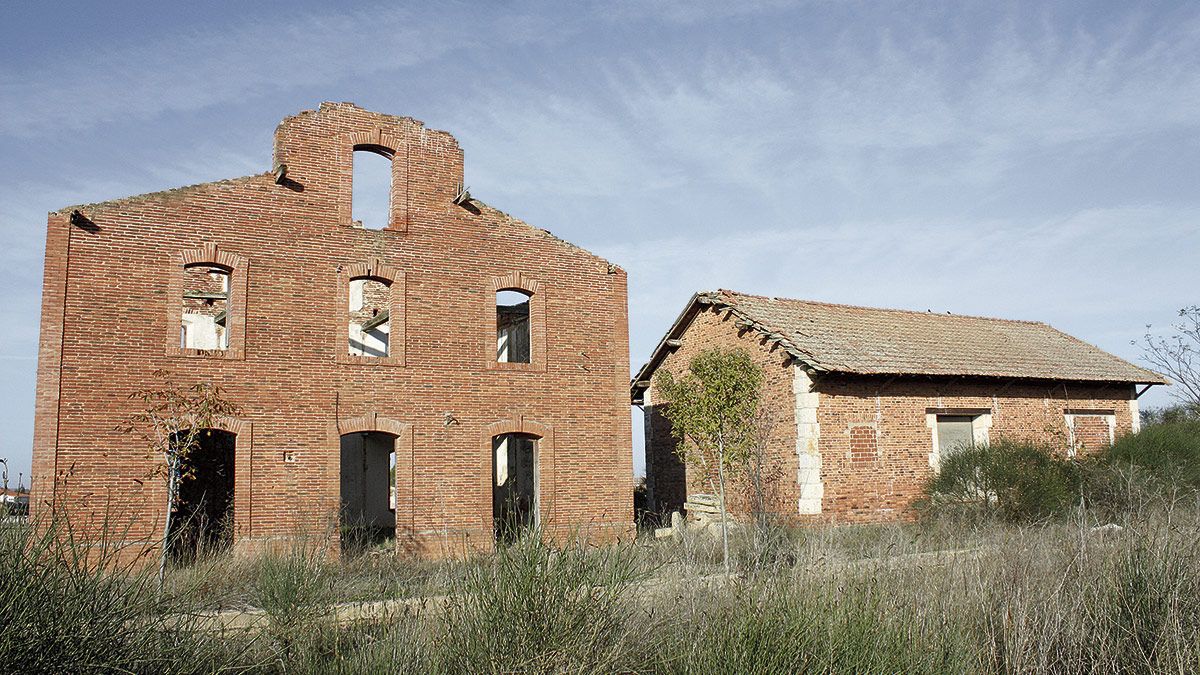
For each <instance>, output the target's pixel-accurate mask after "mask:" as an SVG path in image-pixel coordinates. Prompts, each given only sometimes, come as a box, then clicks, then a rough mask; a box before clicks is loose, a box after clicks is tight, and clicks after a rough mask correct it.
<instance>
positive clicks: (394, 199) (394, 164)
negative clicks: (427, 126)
mask: <svg viewBox="0 0 1200 675" xmlns="http://www.w3.org/2000/svg"><path fill="white" fill-rule="evenodd" d="M338 145H339V147H340V152H341V155H342V156H341V157H340V158H339V160H340V161H339V163H340V165H341V166H343V167H345V169H344V172H343V173H344V177H343V181H344V182H343V186H344V189H343V190H342V191H341V192H342V195H341V196H340V198H339V200H338V202H339V203H338V212H339V215H340V220H341V222H342V224H344V225H346V226H353V224H354V213H353V211H354V153H356V152H371V153H374V154H376V155H379V156H381V157H383V158H385V159H387V160H388V161H390V162H391V178H392V180H391V194H390V199H389V201H388V222H387V223H386V224H385V225H384V226H383V227H382V228H381V229H384V230H389V231H392V232H407V231H408V212H409V206H410V205H409V201H410V200H409V197H408V146H407V144H405V143H404V142H402V141H401V140H400V139H399V138H397V137H395V136H393V135H392V134H389V133H387V132H385V131H383V130H382V129H368V130H363V131H355V132H352V133H347V134H343V135H342V136H341V140H340V142H339V144H338Z"/></svg>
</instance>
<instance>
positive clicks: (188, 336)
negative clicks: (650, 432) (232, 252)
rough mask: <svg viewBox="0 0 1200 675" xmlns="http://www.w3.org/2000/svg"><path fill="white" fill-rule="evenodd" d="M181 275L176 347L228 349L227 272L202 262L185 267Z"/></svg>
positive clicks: (229, 276)
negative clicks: (181, 290)
mask: <svg viewBox="0 0 1200 675" xmlns="http://www.w3.org/2000/svg"><path fill="white" fill-rule="evenodd" d="M183 275H184V279H183V298H182V302H183V311H182V313H181V321H180V326H179V346H180V348H183V349H205V350H217V351H223V350H225V349H228V348H229V310H230V307H229V293H230V287H231V286H230V281H231V277H232V273H231V271H230V270H227V269H224V268H222V267H219V266H217V265H212V264H203V263H202V264H197V265H188V266H185V267H184V268H183Z"/></svg>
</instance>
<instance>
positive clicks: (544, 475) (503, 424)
mask: <svg viewBox="0 0 1200 675" xmlns="http://www.w3.org/2000/svg"><path fill="white" fill-rule="evenodd" d="M508 434H518V435H522V436H528V437H532V438H533V439H535V440H536V442H537V452H536V458H537V460H536V461H537V470H536V474H537V482H538V488H537V493H538V498H537V501H538V505H537V512H538V514H539V519H538V520H539V526H540V527H541V528H542V530H543V531H547V530H551V529H552V528H553V524H554V485H555V483H554V456H555V452H554V427H552V426H550V425H549V424H542V423H540V422H535V421H533V420H530V419H528V418H526V417H525V416H524V415H514V416H512V417H510V418H507V419H502V420H498V421H496V422H492V423H491V424H488V425H485V426H484V427H483V433H482V434H481V438H480V451H481V452H480V463H479V476H480V478H481V483H480V488H481V490H482V492H481V495H483V496H484V499H483V502H484V504H483V505H482V506H481V516H482V521H483V523H484V526H485V528H486V529H488V530H491V529H492V528H493V527H494V525H495V523H494V521H493V515H494V514H493V506H494V505H493V502H492V489H493V484H494V481H495V477H494V474H493V463H494V462H495V459H496V447H495V445H494V439H496V438H497V437H499V436H505V435H508Z"/></svg>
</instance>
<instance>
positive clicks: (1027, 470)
mask: <svg viewBox="0 0 1200 675" xmlns="http://www.w3.org/2000/svg"><path fill="white" fill-rule="evenodd" d="M1082 478H1083V473H1082V470H1081V468H1080V466H1079V464H1078V463H1077V462H1075V461H1073V460H1070V459H1065V458H1059V457H1057V456H1055V455H1054V454H1053V453H1052V451H1051V450H1050V449H1049V448H1045V447H1041V446H1038V445H1034V444H1031V443H1022V442H1015V441H1005V440H1001V441H997V442H995V443H992V444H990V445H976V446H971V447H965V448H962V449H961V450H960V451H958V452H955V453H954V454H952V455H950V456H948V457H944V458H943V459H942V463H941V468H940V470H939V471H938V473H937V474H936V475H935V476H934V477H933V478H932V479H931V480H930V481H929V483H928V485H927V488H926V494H927V497H928V499H927V500H926V504H925V506H926V508H927V510H928V512H929V513H937V514H946V513H953V514H957V515H967V516H983V517H992V516H995V517H998V518H1000V519H1002V520H1005V521H1008V522H1017V523H1020V522H1024V523H1029V522H1036V521H1041V520H1046V519H1048V518H1052V517H1054V516H1056V515H1059V514H1062V513H1063V512H1064V511H1066V510H1067V509H1068V508H1070V507H1071V506H1072V505H1073V504H1075V503H1077V502H1078V501H1079V498H1080V494H1081V489H1082V485H1083V481H1082Z"/></svg>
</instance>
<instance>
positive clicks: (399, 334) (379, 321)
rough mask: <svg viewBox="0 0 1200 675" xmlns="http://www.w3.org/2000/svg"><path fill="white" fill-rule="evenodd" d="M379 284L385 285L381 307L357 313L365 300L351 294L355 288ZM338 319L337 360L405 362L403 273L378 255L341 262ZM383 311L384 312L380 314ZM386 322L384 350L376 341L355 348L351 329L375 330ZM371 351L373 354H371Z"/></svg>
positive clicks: (399, 363)
mask: <svg viewBox="0 0 1200 675" xmlns="http://www.w3.org/2000/svg"><path fill="white" fill-rule="evenodd" d="M356 282H374V283H373V284H369V285H368V284H357V283H356ZM376 284H381V285H383V286H384V287H386V293H385V295H386V297H385V298H383V299H382V301H381V302H382V304H384V305H386V307H384V308H378V307H377V308H375V309H376V310H382V311H378V312H376V313H375V315H374V316H372V317H365V316H361V317H360V316H357V315H358V313H360V312H361V311H362V310H363V308H364V306H365V304H364V302H362V301H360V300H359V299H358V298H357V297H355V298H352V297H351V296H352V295H354V294H355V291H356V290H359V289H361V288H363V287H370V288H375V289H378V285H376ZM337 298H338V304H337V307H338V313H337V315H338V319H337V329H336V330H335V335H336V338H335V340H334V349H335V350H336V354H337V360H338V362H339V363H356V364H361V365H373V366H403V365H404V362H405V354H404V351H405V349H404V346H405V277H404V273H403V272H401V271H400V270H397V269H396V268H394V267H392V266H391V265H387V264H385V263H383V262H382V261H380V260H379V259H378V258H375V259H373V260H370V261H368V262H364V263H355V264H352V265H343V266H341V267H339V268H338V280H337ZM383 312H386V315H385V314H383ZM385 323H386V353H384V350H383V349H382V346H381V345H380V344H379V343H378V341H374V342H372V343H371V344H363V345H362V346H360V347H358V348H355V347H354V340H353V336H352V335H351V333H354V332H355V329H354V326H355V325H357V326H358V328H359V329H360V330H359V331H358V332H364V333H365V332H370V331H375V332H376V333H378V332H379V329H380V328H381V327H382V326H383V324H385ZM377 337H378V335H377ZM372 354H374V355H372Z"/></svg>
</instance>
